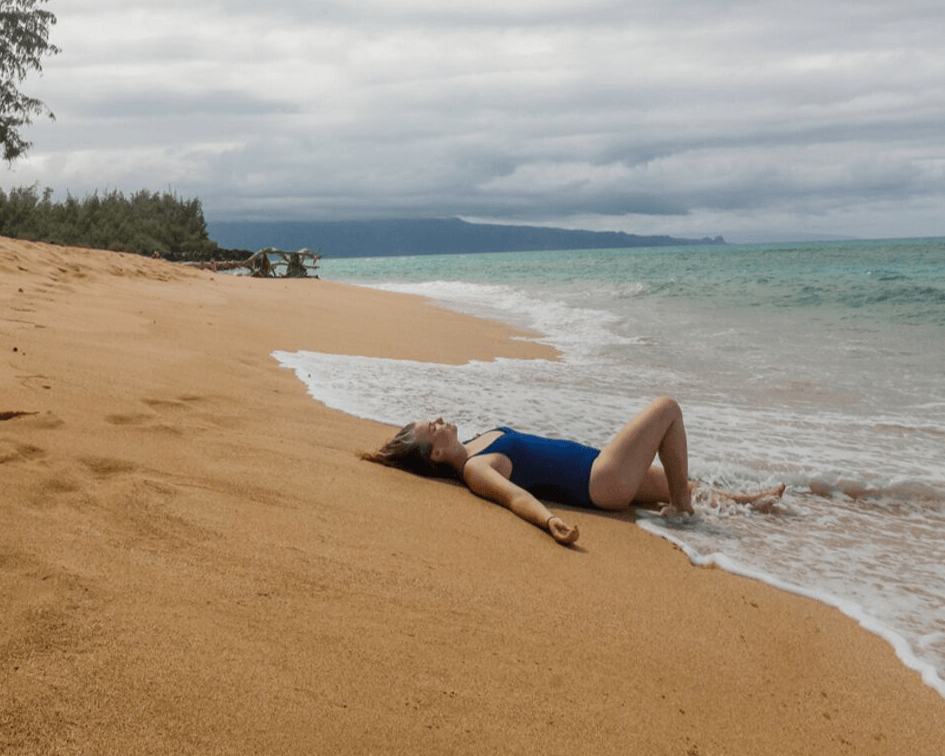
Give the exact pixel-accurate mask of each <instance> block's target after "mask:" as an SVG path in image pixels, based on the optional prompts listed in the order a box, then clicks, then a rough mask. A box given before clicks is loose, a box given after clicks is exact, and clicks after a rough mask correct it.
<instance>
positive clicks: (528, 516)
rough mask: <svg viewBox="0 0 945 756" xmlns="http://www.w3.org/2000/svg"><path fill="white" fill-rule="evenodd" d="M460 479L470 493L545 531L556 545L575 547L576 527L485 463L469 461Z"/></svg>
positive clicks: (483, 461) (479, 460)
mask: <svg viewBox="0 0 945 756" xmlns="http://www.w3.org/2000/svg"><path fill="white" fill-rule="evenodd" d="M463 477H464V479H465V481H466V485H467V486H469V490H470V491H472V492H473V493H475V494H478V495H479V496H482V497H483V498H485V499H489V500H490V501H494V502H496V503H498V504H501V505H502V506H504V507H505V508H506V509H508V510H510V511H511V512H513V513H514V514H516V515H518V516H519V517H521V518H522V519H523V520H525V521H526V522H530V523H532V525H536V526H538V527H539V528H541V529H542V530H547V531H548V532H549V533H550V534H551V537H552V538H554V539H555V540H556V541H557V542H558V543H564V544H568V543H574V542H575V541H576V540H577V539H578V535H579V533H578V529H577V526H576V525H568V524H567V523H566V522H565V521H564V520H562V519H561V518H560V517H558V516H557V515H556V514H553V513H552V512H550V511H549V510H548V507H546V506H545V505H544V504H542V503H541V502H540V501H539V500H538V499H536V498H535V497H534V496H532V495H531V494H530V493H528V491H526V490H525V489H523V488H519V487H518V486H517V485H515V484H514V483H513V482H512V481H510V480H509V479H508V478H506V477H504V476H503V475H502V474H501V473H499V471H498V470H496V469H495V468H494V467H492V466H491V465H489V464H488V462H487V461H486V460H485V459H473V460H470V461H469V462H468V463H467V464H466V467H465V469H464V470H463Z"/></svg>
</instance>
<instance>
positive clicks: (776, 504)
mask: <svg viewBox="0 0 945 756" xmlns="http://www.w3.org/2000/svg"><path fill="white" fill-rule="evenodd" d="M696 487H698V488H702V486H699V484H695V486H694V487H692V488H691V490H695V489H696ZM705 488H706V489H707V490H708V493H709V501H708V504H709V506H712V507H718V506H719V505H720V503H721V501H720V500H726V501H730V502H733V503H735V504H750V505H751V506H752V507H753V508H754V509H756V510H757V511H759V512H762V513H764V514H771V513H775V514H776V513H779V512H783V511H784V509H783V508H782V507H781V505H780V500H781V497H782V496H784V489H785V486H784V484H783V483H781V484H780V485H778V486H775V487H774V488H769V489H768V490H767V491H761V492H760V493H732V492H731V491H717V490H715V489H714V488H711V487H710V486H705ZM703 501H704V497H703Z"/></svg>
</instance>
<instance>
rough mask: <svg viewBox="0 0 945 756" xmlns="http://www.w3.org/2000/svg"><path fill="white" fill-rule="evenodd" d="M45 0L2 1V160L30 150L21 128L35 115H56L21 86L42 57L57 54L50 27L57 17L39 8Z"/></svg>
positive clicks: (0, 31)
mask: <svg viewBox="0 0 945 756" xmlns="http://www.w3.org/2000/svg"><path fill="white" fill-rule="evenodd" d="M44 2H46V0H0V145H2V146H3V159H4V160H6V161H7V162H8V163H12V162H13V161H14V160H16V159H17V158H18V157H20V156H21V155H23V153H24V152H26V150H28V149H29V147H30V143H29V142H26V141H24V140H23V138H22V137H21V136H20V129H21V128H22V127H23V126H26V125H28V124H31V123H32V122H33V116H34V115H40V114H41V113H43V112H46V113H49V117H50V118H52V117H53V114H52V113H51V112H49V109H48V108H47V107H46V106H45V105H44V104H43V103H42V102H41V101H40V100H37V99H36V98H35V97H28V96H27V95H25V94H23V93H22V92H20V91H19V89H18V86H19V84H20V83H21V82H22V81H23V79H24V78H25V77H26V75H27V73H29V72H30V71H41V70H42V66H41V65H40V58H42V57H43V56H44V55H55V54H56V53H58V52H59V48H58V47H56V46H55V45H52V44H50V43H49V27H51V26H52V25H53V24H55V23H56V17H55V16H54V15H53V14H52V13H50V12H49V11H44V10H38V9H37V8H36V5H37V3H44Z"/></svg>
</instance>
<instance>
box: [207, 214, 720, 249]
mask: <svg viewBox="0 0 945 756" xmlns="http://www.w3.org/2000/svg"><path fill="white" fill-rule="evenodd" d="M207 226H208V230H209V233H210V237H211V238H212V239H213V240H214V241H216V242H217V244H219V245H220V246H221V247H228V248H231V249H249V250H254V249H261V248H263V247H278V248H279V249H287V250H293V249H302V248H307V249H311V250H315V249H320V250H321V251H322V253H323V254H324V255H325V256H326V257H387V256H395V255H432V254H464V253H472V252H538V251H546V250H558V249H560V250H569V249H621V248H631V247H678V246H691V245H700V246H701V245H707V244H725V243H726V242H725V239H723V238H722V237H721V236H716V237H715V238H714V239H712V238H709V237H706V238H704V239H676V238H673V237H671V236H638V235H637V234H627V233H623V232H622V231H575V230H570V229H563V228H543V227H540V226H501V225H493V224H488V223H469V222H468V221H464V220H461V219H460V218H447V219H424V220H377V221H323V222H305V221H288V222H281V223H280V222H276V221H265V222H253V221H218V222H208V223H207Z"/></svg>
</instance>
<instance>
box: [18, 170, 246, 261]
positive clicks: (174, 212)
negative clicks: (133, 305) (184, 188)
mask: <svg viewBox="0 0 945 756" xmlns="http://www.w3.org/2000/svg"><path fill="white" fill-rule="evenodd" d="M0 235H2V236H9V237H13V238H16V239H30V240H32V241H45V242H51V243H53V244H67V245H70V246H77V247H95V248H97V249H111V250H115V251H120V252H134V253H136V254H139V255H152V254H154V253H155V252H157V253H158V254H159V255H160V256H161V257H163V258H164V259H166V260H173V261H181V260H223V259H227V258H228V257H229V255H230V252H229V251H227V250H221V249H220V248H219V246H217V243H216V242H214V241H211V240H210V238H209V237H208V236H207V223H206V221H205V220H204V217H203V207H202V206H201V204H200V200H199V199H193V200H184V199H180V198H179V197H177V195H175V194H170V193H168V192H164V193H163V194H158V193H156V192H149V191H140V192H135V193H134V194H132V195H131V197H125V195H124V194H122V193H121V192H118V191H111V192H107V193H105V194H101V195H100V194H99V193H98V192H95V193H94V194H90V195H87V196H86V197H85V199H84V200H81V201H80V200H77V199H76V198H75V197H73V196H72V195H71V194H69V195H67V196H66V200H65V202H56V203H54V202H53V201H52V190H51V189H48V188H47V189H46V190H45V191H44V192H43V194H42V196H40V194H39V193H38V192H37V190H36V187H35V186H31V187H28V188H19V189H11V190H10V193H9V194H6V193H5V192H4V191H3V190H2V189H0Z"/></svg>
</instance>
